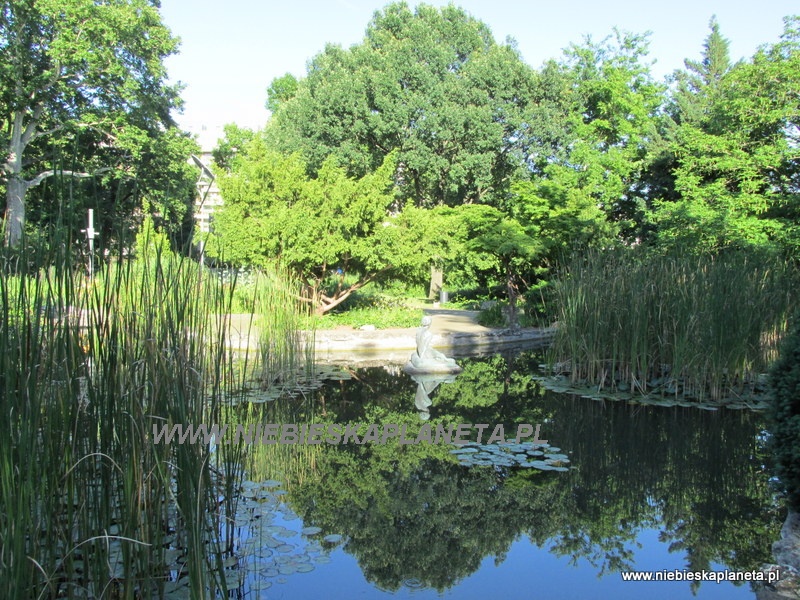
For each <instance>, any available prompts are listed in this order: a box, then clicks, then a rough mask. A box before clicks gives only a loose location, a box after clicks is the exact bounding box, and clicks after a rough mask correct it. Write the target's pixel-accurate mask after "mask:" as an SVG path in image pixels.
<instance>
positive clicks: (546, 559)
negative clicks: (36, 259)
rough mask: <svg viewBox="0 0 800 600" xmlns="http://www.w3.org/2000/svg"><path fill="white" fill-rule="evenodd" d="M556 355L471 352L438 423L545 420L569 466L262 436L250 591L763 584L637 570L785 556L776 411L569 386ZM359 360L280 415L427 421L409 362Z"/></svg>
mask: <svg viewBox="0 0 800 600" xmlns="http://www.w3.org/2000/svg"><path fill="white" fill-rule="evenodd" d="M539 360H540V359H539V358H538V357H537V356H535V355H534V354H532V353H522V354H516V355H512V354H509V355H506V356H503V355H495V356H492V357H485V358H475V359H461V360H460V361H459V362H460V363H461V364H462V365H463V366H464V367H465V369H464V372H463V373H462V374H461V375H459V376H458V377H457V378H456V379H455V381H453V382H451V383H445V384H442V385H440V386H439V387H438V388H437V389H436V390H435V391H434V392H433V393H432V394H431V399H432V401H433V406H432V407H431V422H433V423H435V422H437V419H443V420H445V421H447V422H450V423H489V424H499V423H503V424H505V425H506V426H507V431H514V430H515V429H516V424H517V423H532V424H536V423H540V424H541V425H542V429H541V437H542V438H544V439H547V440H548V441H549V443H550V444H551V445H552V446H557V447H558V448H560V449H561V452H562V453H564V454H567V455H568V456H569V458H570V461H571V464H570V466H571V468H570V470H569V471H567V472H548V471H539V470H536V469H519V468H517V469H509V468H503V467H496V466H484V467H463V466H460V465H459V464H458V462H456V460H455V457H454V455H452V454H451V453H450V450H452V448H451V447H449V446H447V445H442V444H438V445H427V444H420V445H417V446H398V445H394V444H390V445H385V446H384V445H364V446H357V445H354V444H347V445H340V446H330V445H322V446H263V447H259V446H254V447H253V448H252V455H251V459H250V465H249V468H248V474H249V479H250V480H251V481H252V483H250V484H248V486H249V487H250V488H251V491H250V492H249V493H248V494H246V495H249V496H250V497H249V498H248V497H245V498H244V499H243V500H242V506H243V510H244V512H245V513H246V514H249V515H250V518H249V519H244V520H243V521H242V522H241V523H240V525H242V532H243V533H242V536H243V538H245V539H247V538H248V537H249V540H248V541H246V543H245V544H244V547H243V553H244V554H248V553H249V558H248V559H247V560H248V561H249V565H248V572H249V573H250V574H249V575H248V578H247V582H246V584H245V588H248V589H249V590H250V591H251V592H252V594H251V596H249V597H264V598H311V597H323V596H324V597H326V598H327V597H330V598H380V597H398V598H415V599H424V598H481V599H484V598H487V597H509V598H565V599H566V598H637V599H638V598H642V597H646V598H648V600H656V599H659V598H665V599H666V598H670V599H672V598H701V599H711V598H726V599H731V598H753V597H754V593H753V591H752V590H751V588H750V584H748V583H744V584H738V585H734V584H733V583H728V582H725V583H720V584H717V583H713V582H704V583H699V584H698V583H691V582H686V581H684V582H639V583H631V582H624V581H623V580H622V577H621V575H620V573H621V572H623V571H629V570H632V569H636V570H653V571H660V570H665V569H666V570H672V569H692V570H695V571H700V570H703V569H705V570H714V571H720V570H723V569H732V570H738V571H744V570H752V569H757V568H758V567H759V565H760V564H761V563H763V562H767V561H768V560H769V548H770V545H771V543H772V542H773V541H774V540H775V539H777V536H778V532H779V529H780V523H781V517H782V515H781V514H780V511H779V510H778V509H777V508H776V501H775V498H774V494H773V492H772V491H771V488H770V485H769V474H768V467H767V466H766V460H767V459H766V454H765V450H764V447H763V442H764V437H765V434H764V431H763V428H764V422H763V416H762V415H759V414H756V413H752V412H748V411H734V410H720V411H703V410H697V409H688V408H677V407H674V408H664V407H650V406H642V405H633V404H628V403H621V402H609V401H605V402H598V401H594V400H589V399H585V398H580V397H575V396H570V395H566V394H554V393H550V392H547V391H545V390H543V389H542V388H541V386H540V385H539V384H538V383H537V382H536V381H535V380H534V379H532V377H531V374H532V373H534V372H535V369H536V365H537V364H538V362H539ZM342 373H343V374H342V375H340V376H338V377H336V376H335V377H333V378H332V379H330V380H329V381H328V382H327V383H326V384H325V385H324V386H323V387H322V388H321V389H319V390H316V391H314V392H313V393H307V394H306V396H305V397H304V398H301V399H300V400H298V401H296V402H294V403H292V404H291V405H289V404H286V403H283V404H281V403H273V404H272V406H271V407H270V408H269V409H268V413H269V414H267V415H266V419H268V420H270V422H286V423H290V422H294V423H300V422H312V423H321V422H335V423H348V422H358V423H407V424H408V425H409V427H418V426H419V424H420V419H419V416H418V414H417V410H416V409H415V408H414V397H415V390H416V385H415V384H414V382H413V381H411V380H410V379H409V378H408V377H407V376H406V375H404V374H403V373H402V372H401V371H399V369H397V368H396V367H395V368H380V367H378V368H366V369H357V368H349V369H345V370H343V371H342ZM279 405H280V406H279ZM267 481H269V483H268V485H264V486H263V487H260V486H262V484H263V482H267ZM248 511H249V512H248ZM303 528H308V529H306V530H305V531H304V532H303ZM317 528H318V529H319V531H317ZM326 536H327V540H326V539H325V538H326ZM331 536H332V537H331ZM340 536H341V537H340ZM245 551H246V552H245ZM304 565H305V566H304Z"/></svg>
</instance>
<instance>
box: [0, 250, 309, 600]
mask: <svg viewBox="0 0 800 600" xmlns="http://www.w3.org/2000/svg"><path fill="white" fill-rule="evenodd" d="M52 247H55V248H58V247H62V248H63V247H69V244H61V245H59V244H54V245H53V246H52ZM37 252H38V251H37V249H35V248H23V249H22V250H20V251H19V254H18V256H19V257H20V258H21V259H20V260H16V261H13V262H10V261H7V262H6V263H5V264H4V265H3V270H2V273H0V298H1V299H2V305H1V306H0V395H1V396H2V397H1V398H0V435H1V436H2V440H3V441H2V443H0V539H1V540H2V545H1V546H0V595H2V596H3V597H7V598H56V597H58V598H62V597H63V598H86V597H113V598H141V597H145V598H149V597H160V596H163V595H164V594H165V593H166V591H167V590H168V589H169V588H170V587H176V586H178V585H180V583H181V582H182V581H187V580H188V585H189V586H190V588H191V594H192V597H195V598H205V597H209V596H213V595H215V594H218V593H222V594H225V593H226V592H227V591H228V590H227V589H226V588H227V587H228V583H227V579H226V577H225V575H226V573H225V569H226V566H225V565H226V564H227V563H226V562H225V559H226V557H227V556H228V555H229V554H230V552H231V551H232V549H233V534H234V530H233V527H232V523H233V521H234V514H235V511H236V505H235V504H236V498H237V493H238V491H239V488H240V483H241V478H242V475H243V468H244V464H245V457H244V450H243V448H242V447H241V445H236V444H230V445H228V444H220V445H218V446H216V447H213V448H212V447H209V446H207V445H204V444H202V443H196V444H189V443H187V444H182V445H178V444H171V445H164V444H155V443H154V441H153V439H152V433H153V426H154V425H161V424H179V423H181V424H200V423H221V422H222V421H223V418H224V417H225V415H226V414H227V412H226V410H227V407H228V406H229V405H230V404H232V403H234V402H235V401H239V400H241V397H240V395H241V394H243V393H244V392H243V390H244V389H245V387H246V382H245V381H244V374H243V370H242V369H241V368H239V367H238V360H239V357H238V356H234V354H233V351H232V350H231V349H230V348H229V347H228V346H229V344H228V341H229V340H228V338H229V327H228V316H227V315H228V314H229V312H230V308H231V299H232V292H231V290H230V288H223V287H222V286H220V285H219V283H218V281H217V279H216V278H215V277H214V276H212V275H211V274H210V273H209V272H208V271H207V270H205V269H203V268H202V267H200V266H199V265H197V264H196V263H194V262H193V261H191V260H189V259H186V258H181V257H178V256H175V255H173V254H171V253H170V252H169V251H168V250H167V249H166V248H165V247H164V246H163V245H160V244H149V243H147V240H145V241H144V245H140V247H139V257H138V259H137V260H136V261H130V260H127V259H126V260H122V259H120V260H113V261H110V262H109V263H107V264H101V265H100V266H99V268H98V271H97V274H96V276H95V278H94V279H92V280H89V279H88V278H87V277H86V276H85V272H84V271H83V269H82V268H81V267H80V266H79V265H74V264H73V263H72V260H71V258H70V256H69V255H68V254H67V253H61V254H59V255H49V256H35V257H34V256H33V255H35V254H36V253H37ZM45 263H49V264H51V265H53V266H52V267H51V268H49V269H43V270H41V269H37V268H35V267H33V266H32V265H36V264H45ZM226 289H227V291H225V290H226ZM262 304H263V308H262V310H264V311H270V310H272V307H273V305H269V304H266V303H262ZM283 314H284V315H286V314H287V313H286V309H285V307H284V313H283ZM283 318H284V322H283V325H282V327H283V328H282V329H278V328H277V327H272V328H270V329H269V331H270V332H271V333H270V335H271V337H270V340H271V341H270V343H269V346H268V347H269V355H270V361H271V362H270V363H269V364H270V365H277V366H276V367H270V368H271V369H277V370H275V371H271V372H277V373H284V372H286V371H287V370H288V369H289V366H287V364H288V363H287V362H286V361H287V359H286V358H285V357H284V356H282V353H283V352H289V351H292V352H294V350H292V349H295V348H297V346H294V345H291V344H293V343H294V342H291V343H290V344H289V345H282V342H281V341H280V336H286V337H288V338H291V339H294V338H293V337H292V336H293V335H294V333H295V332H294V330H293V329H292V327H294V326H295V325H296V323H297V322H296V321H292V320H290V319H289V317H288V316H285V317H283ZM295 360H297V359H295ZM176 556H177V557H179V560H177V561H176ZM176 578H180V581H178V582H176V581H175V579H176Z"/></svg>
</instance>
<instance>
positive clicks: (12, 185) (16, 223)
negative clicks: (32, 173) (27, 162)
mask: <svg viewBox="0 0 800 600" xmlns="http://www.w3.org/2000/svg"><path fill="white" fill-rule="evenodd" d="M27 187H28V186H27V185H26V182H25V181H23V180H22V178H21V177H19V176H18V175H12V176H11V177H9V179H8V183H7V185H6V223H5V229H6V231H5V234H6V246H17V245H18V244H19V243H20V241H22V229H23V227H24V226H25V192H26V190H27Z"/></svg>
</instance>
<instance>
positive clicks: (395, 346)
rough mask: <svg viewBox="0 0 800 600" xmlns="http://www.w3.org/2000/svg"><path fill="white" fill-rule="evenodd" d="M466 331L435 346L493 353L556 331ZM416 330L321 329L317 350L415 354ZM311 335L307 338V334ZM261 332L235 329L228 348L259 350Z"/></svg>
mask: <svg viewBox="0 0 800 600" xmlns="http://www.w3.org/2000/svg"><path fill="white" fill-rule="evenodd" d="M461 328H462V329H468V330H466V331H439V332H434V335H433V345H434V346H435V347H436V348H442V349H448V348H449V349H458V348H461V349H463V348H472V347H474V348H479V349H481V350H491V349H493V348H494V347H498V348H499V347H504V346H508V345H514V344H537V343H541V344H547V343H549V342H550V341H551V340H552V338H553V335H554V334H555V328H552V327H550V328H536V327H523V328H518V329H489V328H486V327H481V326H478V325H474V324H469V323H465V324H462V325H461ZM416 334H417V329H416V328H405V329H399V328H398V329H375V330H362V329H350V328H339V329H321V330H317V331H316V332H315V333H314V349H315V351H316V352H318V353H323V354H325V353H336V352H351V353H353V352H355V353H367V354H368V353H376V352H385V351H407V352H412V351H414V349H416V347H417V341H416ZM306 335H307V334H306ZM258 338H259V336H258V331H257V330H256V329H255V327H250V326H243V327H241V328H239V327H236V326H234V327H232V331H231V334H230V336H229V338H228V346H229V347H230V348H233V349H237V350H245V349H249V350H256V349H257V348H258Z"/></svg>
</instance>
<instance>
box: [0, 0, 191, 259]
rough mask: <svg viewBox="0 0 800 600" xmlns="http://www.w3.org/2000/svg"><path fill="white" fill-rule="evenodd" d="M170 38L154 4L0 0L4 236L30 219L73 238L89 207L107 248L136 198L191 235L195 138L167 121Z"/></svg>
mask: <svg viewBox="0 0 800 600" xmlns="http://www.w3.org/2000/svg"><path fill="white" fill-rule="evenodd" d="M177 44H178V42H177V40H176V39H175V38H174V37H172V35H171V34H170V32H169V30H168V29H167V28H166V27H165V26H164V25H163V24H162V22H161V16H160V14H159V11H158V2H153V1H152V0H126V1H124V2H106V1H103V2H95V1H93V0H58V1H51V0H36V1H33V0H19V1H17V0H14V1H10V2H9V1H5V2H2V3H0V147H1V148H2V152H3V162H2V166H1V167H0V168H1V169H2V171H1V172H2V179H1V180H0V183H2V186H3V188H4V192H5V196H6V220H5V225H6V229H5V234H6V242H7V243H9V244H11V245H16V244H17V243H18V242H19V241H20V239H21V237H22V235H23V232H24V228H25V225H26V223H27V222H28V221H29V220H30V221H31V225H34V226H37V225H38V226H42V225H45V226H47V225H54V224H57V225H58V226H59V227H68V228H69V229H68V231H70V232H71V233H72V235H73V236H77V234H78V231H79V229H80V228H81V227H85V226H86V223H85V218H86V211H85V208H89V207H91V208H94V209H96V217H97V221H96V229H98V230H99V231H100V233H101V239H100V240H99V243H101V244H103V245H105V246H108V245H111V244H112V243H113V242H114V241H119V235H118V234H119V233H120V232H126V233H128V232H130V231H132V230H133V229H134V228H135V227H136V225H137V224H136V223H135V222H134V219H133V217H134V216H135V214H136V213H138V212H140V211H141V207H142V199H143V198H145V199H147V200H148V201H149V203H150V206H151V210H152V211H153V213H154V215H155V216H156V217H157V218H158V220H159V221H160V222H161V223H163V224H165V225H167V226H168V227H169V228H170V230H171V233H173V234H175V235H178V236H182V238H183V241H186V240H187V239H188V235H189V234H190V233H191V212H190V210H189V209H190V207H191V203H192V201H193V199H194V193H195V191H194V180H196V178H197V177H196V174H195V172H194V170H193V169H192V168H190V167H189V166H188V165H187V164H186V163H187V160H188V158H189V155H190V154H191V153H192V152H195V151H196V146H195V144H194V143H193V142H192V140H191V139H189V137H188V136H187V135H186V134H183V133H181V132H179V131H177V129H175V128H174V127H173V123H172V119H171V117H170V114H169V113H170V110H171V109H173V108H175V107H177V106H179V104H180V101H179V98H178V89H177V88H176V87H174V86H169V85H167V83H166V73H165V70H164V66H163V61H164V59H165V58H166V57H167V56H169V55H170V54H173V53H174V52H175V51H176V49H177ZM54 178H56V179H59V180H60V181H57V182H56V183H55V185H54V186H48V187H49V189H47V188H46V187H45V186H43V185H42V184H44V183H45V182H47V183H50V182H52V180H53V179H54ZM67 189H68V190H69V194H64V195H61V194H60V193H58V190H67ZM54 190H56V191H54ZM29 204H30V209H31V210H30V211H27V210H26V209H28V208H29V206H28V205H29ZM121 224H123V225H126V226H127V227H125V228H122V227H120V225H121ZM124 241H127V242H129V241H130V240H129V239H128V240H124Z"/></svg>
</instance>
